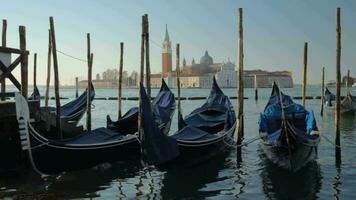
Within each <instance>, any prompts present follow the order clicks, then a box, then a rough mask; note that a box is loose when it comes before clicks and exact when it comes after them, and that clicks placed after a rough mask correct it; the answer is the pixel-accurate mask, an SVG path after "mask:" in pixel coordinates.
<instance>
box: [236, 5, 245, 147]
mask: <svg viewBox="0 0 356 200" xmlns="http://www.w3.org/2000/svg"><path fill="white" fill-rule="evenodd" d="M238 33H239V38H238V60H239V66H238V74H237V77H238V91H237V93H238V95H237V96H238V116H237V120H238V127H237V145H240V144H241V143H242V141H243V139H244V116H243V113H244V84H243V68H244V53H243V10H242V8H239V29H238ZM239 150H240V151H241V148H238V151H239Z"/></svg>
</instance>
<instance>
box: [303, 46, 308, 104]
mask: <svg viewBox="0 0 356 200" xmlns="http://www.w3.org/2000/svg"><path fill="white" fill-rule="evenodd" d="M303 60H304V62H303V63H304V65H303V88H302V105H303V106H305V97H306V95H307V94H306V93H307V65H308V42H305V43H304V59H303Z"/></svg>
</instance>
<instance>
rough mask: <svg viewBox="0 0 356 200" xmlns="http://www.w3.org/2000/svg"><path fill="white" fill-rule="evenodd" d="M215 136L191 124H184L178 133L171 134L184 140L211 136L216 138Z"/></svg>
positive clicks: (206, 138) (198, 139)
mask: <svg viewBox="0 0 356 200" xmlns="http://www.w3.org/2000/svg"><path fill="white" fill-rule="evenodd" d="M216 137H217V136H216V135H214V134H211V133H207V132H205V131H202V130H200V129H198V128H195V127H193V126H186V127H184V128H183V129H182V130H180V131H178V133H176V134H174V135H172V138H174V139H176V140H185V141H202V140H208V139H211V138H216Z"/></svg>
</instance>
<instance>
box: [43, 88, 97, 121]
mask: <svg viewBox="0 0 356 200" xmlns="http://www.w3.org/2000/svg"><path fill="white" fill-rule="evenodd" d="M90 90H91V91H90V100H91V101H93V100H94V97H95V89H94V86H93V85H91V88H90ZM87 96H88V89H86V90H85V91H84V92H83V93H82V94H81V95H80V96H79V97H78V98H76V99H74V100H73V101H70V102H68V103H66V104H64V105H63V106H61V108H60V110H61V121H63V122H66V123H72V124H73V125H77V124H78V122H79V121H80V119H81V118H82V117H83V115H84V113H85V112H86V110H87ZM55 112H56V108H55V107H41V119H42V120H44V121H46V122H47V123H48V122H49V124H50V125H51V126H53V127H55V126H56V117H55Z"/></svg>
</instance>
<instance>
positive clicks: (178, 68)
mask: <svg viewBox="0 0 356 200" xmlns="http://www.w3.org/2000/svg"><path fill="white" fill-rule="evenodd" d="M179 61H180V45H179V44H177V45H176V73H177V89H178V117H179V116H180V115H181V111H182V109H181V103H180V66H179V65H180V63H179ZM178 119H179V118H178ZM178 128H179V120H178Z"/></svg>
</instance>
